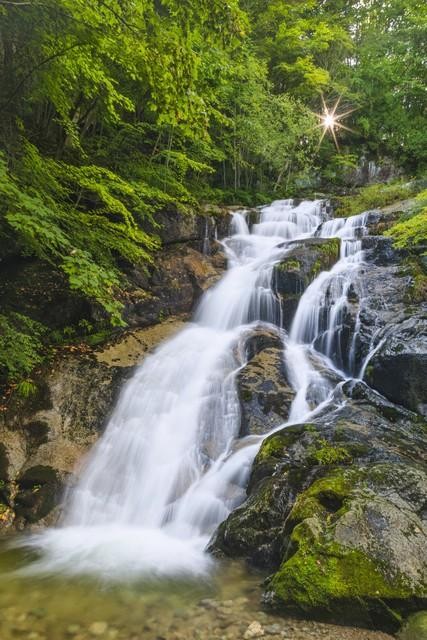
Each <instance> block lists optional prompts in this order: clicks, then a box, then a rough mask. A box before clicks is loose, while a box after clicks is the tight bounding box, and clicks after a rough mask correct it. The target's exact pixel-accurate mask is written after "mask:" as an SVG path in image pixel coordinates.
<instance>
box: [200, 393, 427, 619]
mask: <svg viewBox="0 0 427 640" xmlns="http://www.w3.org/2000/svg"><path fill="white" fill-rule="evenodd" d="M426 439H427V436H426V425H425V423H424V422H423V421H422V419H420V418H419V416H417V415H416V414H414V413H411V412H410V411H407V410H404V409H400V408H399V407H396V406H395V405H394V404H392V403H391V402H388V401H387V400H385V399H384V398H382V397H381V396H380V395H379V394H377V393H375V392H374V391H372V390H370V389H369V388H368V387H366V385H364V383H361V382H358V383H349V382H348V383H346V384H344V385H342V386H341V387H339V388H338V389H337V390H336V397H335V410H334V411H331V409H330V408H329V410H324V411H323V412H321V413H320V414H319V415H317V416H316V418H315V419H313V421H312V422H311V423H310V424H302V425H294V426H290V427H287V428H284V429H282V430H279V431H277V432H276V433H274V434H273V435H271V436H269V437H267V438H266V440H265V441H264V443H263V445H262V447H261V449H260V451H259V453H258V455H257V457H256V459H255V462H254V466H253V470H252V474H251V478H250V481H249V486H248V498H247V500H246V502H245V503H244V504H243V505H241V507H239V508H238V509H237V510H236V511H234V512H233V513H232V514H231V515H230V516H229V517H228V519H227V520H226V521H225V522H224V523H223V524H222V525H221V526H220V528H219V530H218V532H217V534H216V536H215V538H214V540H213V541H212V549H213V550H214V551H215V552H216V553H222V554H225V555H230V556H232V557H240V558H243V559H245V560H246V561H248V562H250V563H251V564H254V565H255V566H260V567H265V568H270V569H273V570H274V571H275V573H274V574H273V575H272V577H271V579H270V580H269V582H268V585H267V588H266V594H265V599H266V602H267V603H269V604H270V605H273V606H275V607H277V608H279V609H289V610H293V611H295V610H297V611H299V612H303V613H304V614H305V615H307V614H309V615H315V616H317V617H318V616H323V617H330V618H332V619H339V620H341V621H343V620H344V619H346V620H348V621H350V622H358V623H359V624H360V623H363V624H367V625H371V626H372V625H373V626H375V625H378V626H385V627H390V628H396V625H397V620H398V619H399V616H400V615H401V614H403V613H407V612H408V611H410V610H417V609H419V608H420V607H421V606H422V600H423V598H424V597H425V596H426V593H425V582H426V578H427V567H426V564H425V558H424V554H423V548H424V545H425V544H426V541H427V529H426V525H425V522H424V521H423V519H422V518H423V506H422V505H423V501H424V500H425V499H426V497H427V475H426V473H425V469H423V468H422V467H421V466H420V465H419V464H418V463H417V462H416V460H417V459H418V457H419V451H420V450H422V449H423V447H425V443H426Z"/></svg>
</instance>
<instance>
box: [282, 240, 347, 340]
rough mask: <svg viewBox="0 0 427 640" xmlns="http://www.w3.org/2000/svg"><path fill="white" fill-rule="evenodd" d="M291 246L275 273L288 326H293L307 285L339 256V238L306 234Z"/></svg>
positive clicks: (327, 269)
mask: <svg viewBox="0 0 427 640" xmlns="http://www.w3.org/2000/svg"><path fill="white" fill-rule="evenodd" d="M293 244H295V246H293V247H292V245H293ZM288 246H291V247H292V248H291V249H290V251H289V252H288V253H287V254H286V256H285V258H284V259H283V260H282V261H281V262H280V263H279V264H278V265H276V267H275V268H274V275H273V278H274V280H273V282H274V288H275V290H276V292H277V294H278V295H279V297H280V300H281V304H282V308H283V321H284V326H285V328H286V329H289V328H290V326H291V324H292V319H293V316H294V314H295V311H296V309H297V306H298V302H299V299H300V297H301V295H302V293H303V292H304V291H305V289H306V288H307V287H308V285H309V284H310V283H311V282H312V281H313V280H314V279H315V278H316V276H318V275H319V273H320V272H321V271H329V270H330V269H331V268H332V267H333V265H334V264H335V262H336V261H337V260H338V258H339V256H340V241H339V240H338V239H337V238H307V239H306V240H301V241H296V242H295V243H289V245H288Z"/></svg>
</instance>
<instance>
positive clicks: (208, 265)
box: [124, 245, 225, 327]
mask: <svg viewBox="0 0 427 640" xmlns="http://www.w3.org/2000/svg"><path fill="white" fill-rule="evenodd" d="M216 265H217V266H214V263H213V260H212V258H211V257H208V256H204V255H202V254H201V253H200V252H199V251H196V250H194V249H192V248H191V247H189V246H188V245H177V246H173V247H171V248H169V249H168V250H167V251H163V252H161V253H159V255H158V256H157V257H156V262H155V267H153V268H152V269H151V272H150V273H149V275H148V276H147V274H146V273H145V272H144V273H141V272H140V271H138V270H137V269H134V270H133V271H132V272H130V273H129V278H130V280H131V282H132V284H133V287H132V288H130V290H129V292H128V296H127V299H126V304H125V311H124V318H125V320H126V322H127V323H128V324H129V325H130V326H131V327H147V326H150V325H153V324H156V323H158V322H160V321H162V320H164V319H165V318H167V317H169V316H172V315H177V314H182V313H189V312H191V311H192V310H193V309H194V307H195V305H196V304H197V302H198V301H199V299H200V296H201V295H202V293H203V292H204V291H205V289H206V288H208V287H210V286H212V285H213V284H215V282H216V281H217V280H218V278H219V277H220V275H221V273H222V270H223V268H224V266H225V264H224V263H218V262H216Z"/></svg>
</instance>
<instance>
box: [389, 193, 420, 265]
mask: <svg viewBox="0 0 427 640" xmlns="http://www.w3.org/2000/svg"><path fill="white" fill-rule="evenodd" d="M415 202H416V205H415V206H414V207H413V209H412V210H411V211H410V212H409V213H408V214H406V215H404V216H402V218H401V219H400V220H399V221H398V222H397V224H395V225H393V226H392V227H391V229H389V231H388V232H386V235H388V236H391V237H392V238H393V239H394V244H395V246H396V247H397V248H399V249H408V250H409V251H411V252H412V253H418V252H422V253H423V255H426V256H427V189H426V190H424V191H422V192H421V193H419V194H418V195H417V197H416V198H415Z"/></svg>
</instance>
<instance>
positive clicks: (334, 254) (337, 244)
mask: <svg viewBox="0 0 427 640" xmlns="http://www.w3.org/2000/svg"><path fill="white" fill-rule="evenodd" d="M340 249H341V240H340V239H339V238H330V239H329V240H328V241H327V242H324V243H323V244H321V245H320V247H319V251H320V253H321V254H322V255H323V256H327V257H328V258H338V257H339V254H340Z"/></svg>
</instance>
